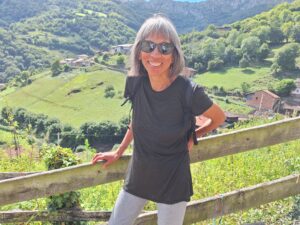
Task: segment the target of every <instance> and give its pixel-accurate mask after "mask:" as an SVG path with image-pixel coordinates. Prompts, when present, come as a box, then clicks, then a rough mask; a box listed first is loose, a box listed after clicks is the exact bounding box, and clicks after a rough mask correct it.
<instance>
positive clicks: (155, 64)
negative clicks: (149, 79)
mask: <svg viewBox="0 0 300 225" xmlns="http://www.w3.org/2000/svg"><path fill="white" fill-rule="evenodd" d="M149 63H150V65H151V66H160V64H161V63H155V62H149Z"/></svg>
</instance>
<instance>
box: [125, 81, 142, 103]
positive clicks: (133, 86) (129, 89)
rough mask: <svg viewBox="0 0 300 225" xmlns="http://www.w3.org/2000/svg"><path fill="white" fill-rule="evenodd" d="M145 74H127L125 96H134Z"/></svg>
mask: <svg viewBox="0 0 300 225" xmlns="http://www.w3.org/2000/svg"><path fill="white" fill-rule="evenodd" d="M142 79H143V76H127V77H126V82H125V89H124V97H125V98H132V97H133V95H135V93H134V92H137V90H138V88H139V86H140V85H141V82H142Z"/></svg>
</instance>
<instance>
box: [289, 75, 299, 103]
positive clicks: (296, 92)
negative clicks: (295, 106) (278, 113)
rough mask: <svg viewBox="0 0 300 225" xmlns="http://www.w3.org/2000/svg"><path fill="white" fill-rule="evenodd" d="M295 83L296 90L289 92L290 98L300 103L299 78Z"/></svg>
mask: <svg viewBox="0 0 300 225" xmlns="http://www.w3.org/2000/svg"><path fill="white" fill-rule="evenodd" d="M295 83H296V89H295V90H293V91H291V94H290V96H291V97H293V99H294V100H295V101H299V102H300V78H297V79H296V81H295Z"/></svg>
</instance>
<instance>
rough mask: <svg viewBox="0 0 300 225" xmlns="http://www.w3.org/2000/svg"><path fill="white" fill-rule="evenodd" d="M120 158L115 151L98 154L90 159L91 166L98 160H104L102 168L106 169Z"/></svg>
mask: <svg viewBox="0 0 300 225" xmlns="http://www.w3.org/2000/svg"><path fill="white" fill-rule="evenodd" d="M119 158H120V156H119V154H118V152H117V151H113V152H99V153H97V154H96V155H95V156H94V158H93V159H92V164H95V163H96V162H97V161H99V160H105V161H106V162H105V163H104V164H103V168H106V167H107V166H109V165H110V164H112V163H113V162H115V161H117V160H118V159H119Z"/></svg>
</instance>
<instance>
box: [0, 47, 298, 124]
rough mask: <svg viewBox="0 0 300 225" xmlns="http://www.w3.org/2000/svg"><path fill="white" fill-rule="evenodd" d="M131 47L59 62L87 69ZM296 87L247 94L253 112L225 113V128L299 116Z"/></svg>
mask: <svg viewBox="0 0 300 225" xmlns="http://www.w3.org/2000/svg"><path fill="white" fill-rule="evenodd" d="M131 47H132V44H122V45H116V46H112V48H111V49H110V50H109V51H108V52H97V53H96V54H95V55H94V56H88V55H86V54H81V55H77V56H76V57H72V58H65V59H62V60H60V61H59V64H60V65H61V66H64V65H67V66H69V67H70V68H72V69H76V68H87V67H91V66H93V65H95V64H96V61H97V60H96V58H97V57H98V56H99V55H104V54H108V55H110V56H113V55H129V53H130V50H131ZM112 68H114V67H110V69H112ZM115 69H118V68H115ZM119 69H120V70H122V71H123V72H126V69H128V68H119ZM181 74H182V75H183V76H185V77H189V78H191V79H192V78H193V77H194V76H195V75H196V74H197V71H196V70H195V69H193V68H190V67H184V69H183V71H182V73H181ZM198 75H199V74H198ZM200 76H201V74H200ZM295 86H296V88H295V89H294V90H292V91H291V92H290V95H289V96H287V97H280V96H278V95H276V94H275V93H272V92H271V91H269V90H258V91H255V92H250V93H246V94H245V95H244V96H243V99H244V102H245V104H246V105H247V106H250V107H252V108H253V110H252V111H251V113H250V114H248V115H245V114H237V113H233V112H228V111H225V114H226V124H224V126H225V127H230V126H231V125H232V124H233V123H235V122H238V121H244V120H248V119H249V118H251V117H253V116H261V117H272V116H273V115H275V113H279V114H282V115H285V116H287V117H292V116H299V115H300V78H297V79H296V80H295ZM5 88H6V84H4V83H0V91H2V90H4V89H5Z"/></svg>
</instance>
